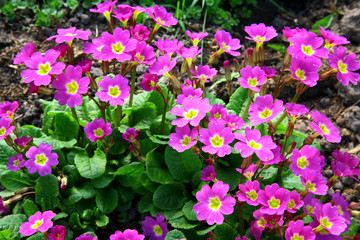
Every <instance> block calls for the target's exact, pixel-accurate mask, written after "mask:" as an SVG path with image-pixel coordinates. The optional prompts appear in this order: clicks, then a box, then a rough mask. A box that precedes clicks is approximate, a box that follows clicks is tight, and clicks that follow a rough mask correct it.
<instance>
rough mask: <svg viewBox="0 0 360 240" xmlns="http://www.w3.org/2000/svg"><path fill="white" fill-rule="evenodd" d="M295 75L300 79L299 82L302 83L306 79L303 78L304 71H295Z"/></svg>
mask: <svg viewBox="0 0 360 240" xmlns="http://www.w3.org/2000/svg"><path fill="white" fill-rule="evenodd" d="M295 75H296V76H297V77H298V78H300V79H301V81H304V80H305V79H306V77H305V71H302V70H300V69H298V70H296V72H295Z"/></svg>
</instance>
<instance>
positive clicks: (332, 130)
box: [310, 111, 341, 143]
mask: <svg viewBox="0 0 360 240" xmlns="http://www.w3.org/2000/svg"><path fill="white" fill-rule="evenodd" d="M310 115H311V117H312V118H313V119H314V121H315V123H314V122H311V123H310V127H311V128H312V129H314V130H315V132H316V133H317V134H319V135H321V136H323V137H324V138H325V139H326V140H328V141H329V142H332V143H334V142H335V143H339V142H340V141H341V136H340V130H339V129H337V128H336V127H335V126H334V124H333V123H332V122H331V121H330V119H328V118H327V117H326V115H325V114H323V113H319V112H318V111H312V112H310Z"/></svg>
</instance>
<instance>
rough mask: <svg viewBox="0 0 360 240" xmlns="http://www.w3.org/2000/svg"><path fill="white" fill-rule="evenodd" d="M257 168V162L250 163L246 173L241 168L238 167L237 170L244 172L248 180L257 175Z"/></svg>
mask: <svg viewBox="0 0 360 240" xmlns="http://www.w3.org/2000/svg"><path fill="white" fill-rule="evenodd" d="M256 170H257V165H256V164H255V163H252V164H250V166H249V167H248V168H246V169H245V171H244V173H243V170H242V169H241V168H236V171H238V172H239V173H243V175H244V176H245V177H246V178H247V179H248V180H251V178H252V177H253V176H254V175H255V172H256Z"/></svg>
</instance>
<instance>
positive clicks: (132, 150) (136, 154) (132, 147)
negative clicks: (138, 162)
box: [129, 145, 139, 157]
mask: <svg viewBox="0 0 360 240" xmlns="http://www.w3.org/2000/svg"><path fill="white" fill-rule="evenodd" d="M129 149H130V152H131V153H132V154H133V155H134V156H135V157H139V152H138V151H137V150H136V149H135V148H134V146H133V145H130V146H129Z"/></svg>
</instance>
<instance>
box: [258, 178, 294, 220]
mask: <svg viewBox="0 0 360 240" xmlns="http://www.w3.org/2000/svg"><path fill="white" fill-rule="evenodd" d="M289 201H290V193H289V191H288V190H286V189H284V188H280V187H279V185H278V184H277V183H273V184H271V185H267V186H266V187H265V190H264V191H260V192H259V199H258V202H259V203H260V204H261V205H262V206H261V208H260V211H261V212H262V213H265V214H271V215H272V214H283V213H284V212H285V210H286V209H287V204H288V203H289Z"/></svg>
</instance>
